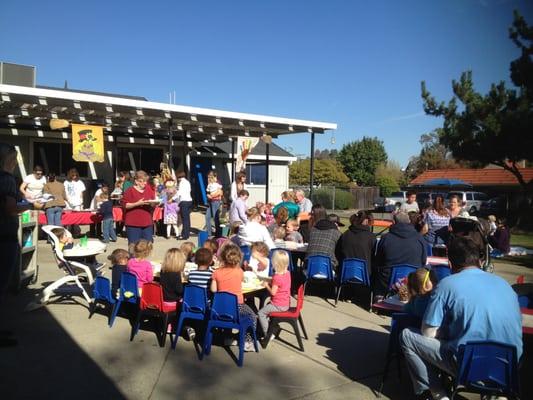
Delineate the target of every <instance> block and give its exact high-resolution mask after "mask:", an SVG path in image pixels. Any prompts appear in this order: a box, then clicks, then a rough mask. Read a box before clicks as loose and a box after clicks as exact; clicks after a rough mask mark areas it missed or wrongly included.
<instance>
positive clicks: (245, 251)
mask: <svg viewBox="0 0 533 400" xmlns="http://www.w3.org/2000/svg"><path fill="white" fill-rule="evenodd" d="M239 247H240V249H241V252H242V262H243V263H244V262H245V261H247V262H249V261H250V257H251V256H252V250H251V249H250V246H248V245H242V246H239Z"/></svg>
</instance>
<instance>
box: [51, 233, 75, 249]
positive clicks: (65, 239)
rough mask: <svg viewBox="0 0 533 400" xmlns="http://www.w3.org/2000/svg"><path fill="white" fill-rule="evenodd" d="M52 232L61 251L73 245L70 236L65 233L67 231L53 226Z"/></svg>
mask: <svg viewBox="0 0 533 400" xmlns="http://www.w3.org/2000/svg"><path fill="white" fill-rule="evenodd" d="M52 233H53V234H54V235H56V237H57V239H58V240H59V250H61V251H63V250H67V249H72V247H74V241H73V240H72V237H70V236H69V235H68V234H67V231H66V230H65V229H64V228H54V229H52Z"/></svg>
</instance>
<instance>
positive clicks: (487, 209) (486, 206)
mask: <svg viewBox="0 0 533 400" xmlns="http://www.w3.org/2000/svg"><path fill="white" fill-rule="evenodd" d="M478 214H479V215H480V216H482V217H487V216H489V215H495V216H497V217H502V216H506V215H507V198H506V197H505V196H499V197H493V198H492V199H489V200H487V201H484V202H483V203H481V207H480V208H479V212H478Z"/></svg>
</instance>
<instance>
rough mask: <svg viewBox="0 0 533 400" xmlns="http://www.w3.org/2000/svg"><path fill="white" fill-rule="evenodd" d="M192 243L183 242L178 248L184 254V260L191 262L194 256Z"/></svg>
mask: <svg viewBox="0 0 533 400" xmlns="http://www.w3.org/2000/svg"><path fill="white" fill-rule="evenodd" d="M194 248H195V246H194V243H193V242H183V243H182V244H181V246H180V250H181V251H182V253H183V255H184V256H185V260H186V262H192V259H193V257H194Z"/></svg>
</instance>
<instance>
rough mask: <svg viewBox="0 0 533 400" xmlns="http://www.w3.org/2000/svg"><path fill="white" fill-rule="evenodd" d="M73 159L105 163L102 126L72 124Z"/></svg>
mask: <svg viewBox="0 0 533 400" xmlns="http://www.w3.org/2000/svg"><path fill="white" fill-rule="evenodd" d="M72 158H73V159H74V160H75V161H82V162H104V132H103V129H102V127H101V126H95V125H76V124H72Z"/></svg>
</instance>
